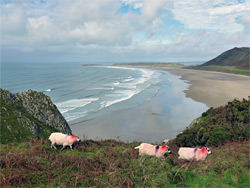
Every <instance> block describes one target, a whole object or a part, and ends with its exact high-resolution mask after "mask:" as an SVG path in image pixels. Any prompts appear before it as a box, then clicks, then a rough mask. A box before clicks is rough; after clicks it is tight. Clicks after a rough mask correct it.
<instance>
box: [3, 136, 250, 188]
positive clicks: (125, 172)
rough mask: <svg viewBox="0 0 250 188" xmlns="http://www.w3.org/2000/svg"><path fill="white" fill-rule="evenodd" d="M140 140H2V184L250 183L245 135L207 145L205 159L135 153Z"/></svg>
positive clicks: (154, 185) (40, 185) (201, 184)
mask: <svg viewBox="0 0 250 188" xmlns="http://www.w3.org/2000/svg"><path fill="white" fill-rule="evenodd" d="M137 145H138V143H124V142H119V141H115V140H104V141H93V140H85V141H82V142H80V143H77V144H76V145H75V146H74V150H73V151H71V150H70V148H69V147H67V148H66V149H65V150H63V151H60V148H61V147H58V150H55V149H51V148H50V143H49V141H47V140H45V141H44V140H30V141H29V142H25V143H18V144H17V143H12V144H7V145H2V146H1V155H0V156H1V158H0V165H1V169H0V172H1V173H0V176H1V181H0V186H1V187H93V186H95V187H156V186H157V187H249V177H250V172H249V169H250V166H249V140H247V141H243V142H231V143H227V144H225V145H223V146H220V147H211V148H210V149H211V150H212V152H213V154H212V155H210V156H208V157H207V159H206V160H205V161H203V162H195V161H191V162H186V161H184V160H179V159H178V155H177V152H178V147H177V146H176V145H170V147H171V149H172V151H173V153H172V154H171V155H168V156H167V157H166V158H165V159H158V158H156V157H148V156H143V157H141V156H139V155H138V150H135V149H134V147H135V146H137Z"/></svg>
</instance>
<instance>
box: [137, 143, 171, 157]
mask: <svg viewBox="0 0 250 188" xmlns="http://www.w3.org/2000/svg"><path fill="white" fill-rule="evenodd" d="M135 149H139V155H150V156H156V157H163V156H164V154H165V153H169V154H170V153H171V150H170V148H169V147H168V146H155V145H151V144H148V143H141V144H140V145H139V146H137V147H135Z"/></svg>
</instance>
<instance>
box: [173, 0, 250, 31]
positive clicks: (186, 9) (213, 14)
mask: <svg viewBox="0 0 250 188" xmlns="http://www.w3.org/2000/svg"><path fill="white" fill-rule="evenodd" d="M236 3H237V4H236ZM249 10H250V8H249V1H246V2H245V3H242V4H238V2H237V1H234V0H231V1H228V0H220V1H216V0H185V1H184V0H180V1H175V3H174V10H173V13H174V15H175V18H176V19H177V20H179V21H180V22H182V23H183V24H184V25H185V27H187V28H189V29H197V30H198V29H206V30H208V29H209V30H214V31H219V32H239V31H242V29H243V27H242V25H241V24H240V23H238V22H237V18H238V17H240V16H241V15H242V14H244V13H247V12H248V11H249Z"/></svg>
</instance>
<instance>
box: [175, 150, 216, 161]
mask: <svg viewBox="0 0 250 188" xmlns="http://www.w3.org/2000/svg"><path fill="white" fill-rule="evenodd" d="M211 153H212V152H211V151H210V150H209V148H205V147H204V148H201V149H198V148H188V147H182V148H180V149H179V151H178V154H179V157H178V158H179V159H185V160H187V161H190V160H192V159H194V160H196V161H204V160H205V159H206V157H207V155H209V154H211Z"/></svg>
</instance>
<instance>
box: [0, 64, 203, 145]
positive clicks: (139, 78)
mask: <svg viewBox="0 0 250 188" xmlns="http://www.w3.org/2000/svg"><path fill="white" fill-rule="evenodd" d="M188 87H189V84H188V83H187V82H185V81H183V80H181V79H180V77H178V76H176V75H172V74H170V73H169V72H167V71H164V70H153V69H145V68H132V67H118V66H112V65H88V66H85V65H82V64H81V63H47V62H45V63H2V64H1V88H3V89H8V90H10V92H12V93H17V92H21V91H24V90H27V89H32V90H36V91H39V92H43V93H44V94H45V95H48V96H49V97H50V98H51V100H52V101H53V103H54V104H55V105H56V106H57V108H58V109H59V111H60V112H61V114H62V115H63V116H64V118H65V119H66V120H67V122H68V123H69V125H70V127H71V129H72V131H73V133H74V134H77V135H79V136H80V137H82V139H95V140H101V139H118V140H122V141H128V142H131V141H143V142H161V141H163V140H164V139H166V138H174V137H175V136H176V135H177V134H179V133H180V132H181V131H182V130H183V129H184V128H185V127H186V126H188V125H189V124H190V123H191V122H192V121H193V120H194V119H195V118H197V117H199V116H200V115H201V113H203V112H204V111H206V110H207V109H208V107H207V106H206V105H205V104H203V103H199V102H196V101H193V100H192V99H190V98H187V97H186V95H185V93H184V91H185V90H186V89H188Z"/></svg>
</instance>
